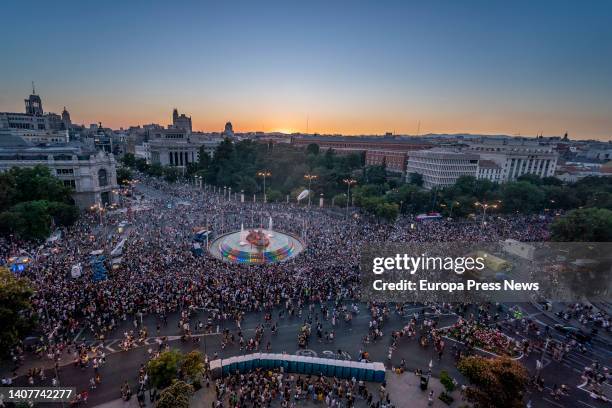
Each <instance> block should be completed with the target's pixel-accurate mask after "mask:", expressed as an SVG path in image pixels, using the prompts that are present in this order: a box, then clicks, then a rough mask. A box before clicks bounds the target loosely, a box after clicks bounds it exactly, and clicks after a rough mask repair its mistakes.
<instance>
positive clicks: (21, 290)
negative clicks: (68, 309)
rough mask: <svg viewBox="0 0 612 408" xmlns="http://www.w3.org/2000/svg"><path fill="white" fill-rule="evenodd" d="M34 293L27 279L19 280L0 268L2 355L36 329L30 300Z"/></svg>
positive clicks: (0, 334) (0, 351) (0, 340)
mask: <svg viewBox="0 0 612 408" xmlns="http://www.w3.org/2000/svg"><path fill="white" fill-rule="evenodd" d="M33 294H34V291H33V289H32V287H31V285H30V281H29V280H28V279H27V278H18V277H16V276H15V275H13V274H12V273H11V272H10V271H9V270H8V269H6V268H0V327H2V330H0V354H2V355H3V356H4V357H6V354H8V352H9V351H10V349H11V348H12V347H13V346H15V345H16V344H17V343H18V342H19V341H20V340H21V339H22V338H23V337H24V336H26V335H27V334H28V333H30V331H31V330H32V329H33V328H34V323H35V320H34V317H33V315H32V304H31V302H30V298H31V297H32V295H33Z"/></svg>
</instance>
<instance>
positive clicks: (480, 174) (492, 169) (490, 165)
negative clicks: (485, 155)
mask: <svg viewBox="0 0 612 408" xmlns="http://www.w3.org/2000/svg"><path fill="white" fill-rule="evenodd" d="M501 170H502V169H501V167H500V166H499V165H498V164H497V163H495V162H493V161H491V160H484V159H481V160H478V170H477V171H476V178H477V179H479V180H489V181H492V182H494V183H500V182H501V178H502V171H501Z"/></svg>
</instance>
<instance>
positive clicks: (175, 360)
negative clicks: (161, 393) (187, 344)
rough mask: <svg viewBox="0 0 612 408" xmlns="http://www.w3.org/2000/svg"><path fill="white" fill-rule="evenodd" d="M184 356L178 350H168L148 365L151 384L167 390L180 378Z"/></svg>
mask: <svg viewBox="0 0 612 408" xmlns="http://www.w3.org/2000/svg"><path fill="white" fill-rule="evenodd" d="M182 359H183V355H182V354H181V352H180V351H178V350H168V351H164V352H163V353H161V354H160V355H159V356H158V357H156V358H154V359H152V360H150V361H149V363H148V364H147V370H148V372H149V376H150V378H151V384H153V386H154V387H156V388H158V389H162V388H165V387H167V386H169V385H170V384H171V383H172V380H174V379H176V378H177V377H178V370H179V367H180V365H181V362H182Z"/></svg>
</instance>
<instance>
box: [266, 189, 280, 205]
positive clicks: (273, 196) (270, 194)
mask: <svg viewBox="0 0 612 408" xmlns="http://www.w3.org/2000/svg"><path fill="white" fill-rule="evenodd" d="M266 198H267V199H268V201H269V202H272V203H274V202H277V201H280V200H282V198H283V193H281V192H280V191H278V190H268V191H266Z"/></svg>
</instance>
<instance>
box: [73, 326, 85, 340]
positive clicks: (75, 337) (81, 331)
mask: <svg viewBox="0 0 612 408" xmlns="http://www.w3.org/2000/svg"><path fill="white" fill-rule="evenodd" d="M84 330H85V327H83V328H81V330H80V331H79V332H78V333H77V335H76V336H74V340H73V342H74V343H76V341H77V340H78V338H79V336H80V335H81V334H83V331H84Z"/></svg>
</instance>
